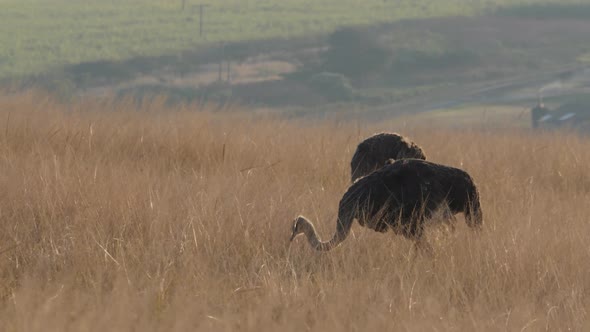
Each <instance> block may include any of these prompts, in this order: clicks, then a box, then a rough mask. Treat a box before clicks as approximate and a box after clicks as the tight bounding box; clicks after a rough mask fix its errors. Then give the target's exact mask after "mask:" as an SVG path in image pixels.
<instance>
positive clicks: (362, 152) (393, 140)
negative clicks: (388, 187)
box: [350, 133, 426, 182]
mask: <svg viewBox="0 0 590 332" xmlns="http://www.w3.org/2000/svg"><path fill="white" fill-rule="evenodd" d="M390 158H393V159H396V160H398V159H405V158H416V159H423V160H426V155H425V154H424V152H423V151H422V149H421V148H420V147H419V146H418V145H416V144H415V143H413V142H411V141H410V140H408V139H407V138H405V137H403V136H401V135H399V134H395V133H380V134H375V135H373V136H371V137H369V138H367V139H365V140H364V141H362V142H361V143H360V144H359V145H358V146H357V148H356V151H355V153H354V155H353V156H352V160H351V162H350V169H351V172H350V173H351V182H354V181H355V180H356V179H358V178H360V177H362V176H365V175H367V174H370V173H371V172H373V171H375V170H377V169H379V168H381V167H382V166H383V164H384V163H385V162H386V161H387V160H388V159H390Z"/></svg>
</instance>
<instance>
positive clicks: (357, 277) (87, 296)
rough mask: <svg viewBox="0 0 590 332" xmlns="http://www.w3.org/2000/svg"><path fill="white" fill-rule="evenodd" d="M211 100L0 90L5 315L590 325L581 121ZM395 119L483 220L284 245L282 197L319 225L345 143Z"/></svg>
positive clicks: (159, 325)
mask: <svg viewBox="0 0 590 332" xmlns="http://www.w3.org/2000/svg"><path fill="white" fill-rule="evenodd" d="M228 111H230V112H216V111H214V110H213V108H208V107H200V106H198V105H192V106H190V107H186V108H180V107H179V108H174V109H171V108H168V107H166V106H165V104H164V102H163V100H161V99H156V100H154V101H152V102H145V103H144V104H143V105H142V106H140V107H138V106H137V105H135V104H134V103H131V102H127V101H122V102H114V101H112V100H107V101H99V100H94V101H93V100H86V101H80V102H76V103H73V104H67V105H64V104H60V103H56V102H54V101H52V100H51V99H50V98H47V97H45V96H43V95H39V94H34V93H27V94H23V95H4V96H2V97H1V98H0V128H1V129H0V186H1V188H2V191H1V192H0V243H1V245H0V249H2V250H4V251H3V252H2V254H1V255H0V285H1V288H0V295H1V298H0V322H1V323H0V325H1V327H2V330H3V331H65V330H74V331H127V330H141V331H171V330H182V331H186V330H190V331H235V330H240V331H277V330H280V331H302V330H312V331H369V330H381V331H383V330H396V331H417V330H439V331H457V330H478V331H497V330H510V331H513V330H517V331H520V330H526V329H530V330H535V331H539V330H549V331H560V330H563V331H567V330H573V331H584V330H587V329H588V328H589V327H590V325H589V322H590V320H589V318H588V310H589V309H590V297H589V294H588V290H589V289H590V270H589V269H590V267H589V265H588V264H587V262H588V261H589V259H590V251H589V250H588V243H589V242H590V223H589V222H588V213H589V210H588V204H587V203H588V200H589V199H590V177H589V175H588V169H587V165H588V164H589V163H590V143H589V142H588V141H587V140H585V139H582V138H580V137H577V136H574V135H567V134H557V133H555V134H541V135H534V134H533V133H530V132H527V131H523V130H490V129H483V128H482V129H469V128H468V127H463V128H461V129H460V130H457V129H454V130H452V129H442V128H440V126H438V127H425V128H418V127H417V128H414V129H411V128H410V127H407V128H405V129H403V128H402V126H403V124H402V123H400V122H399V121H398V120H395V119H394V120H392V121H390V122H382V123H380V124H365V123H348V122H336V121H315V122H310V121H305V120H302V121H288V120H282V119H279V118H272V117H269V116H267V115H263V114H260V113H252V112H250V111H248V112H242V111H240V110H239V109H237V108H234V109H233V110H228ZM400 129H403V130H402V131H400V132H401V133H402V134H404V135H408V136H409V137H410V138H411V139H413V140H414V141H415V142H416V143H418V144H419V145H421V146H422V147H423V148H424V150H425V151H426V153H427V155H428V157H429V159H430V160H433V161H436V162H440V163H444V164H448V165H453V166H457V167H461V168H463V169H465V170H467V171H468V172H469V173H470V174H471V175H472V176H473V178H474V179H475V181H476V183H477V184H478V186H479V188H480V192H481V196H482V207H483V212H484V220H485V226H484V230H483V232H481V233H479V234H475V233H473V232H472V231H470V230H469V229H468V228H467V227H465V225H463V223H461V222H460V223H459V225H458V226H457V231H456V232H455V233H453V234H446V233H445V232H441V229H440V228H438V227H436V226H432V227H430V228H429V230H428V239H429V241H430V242H431V243H432V244H433V246H434V249H435V254H434V257H431V258H429V257H422V256H418V257H416V258H412V257H414V256H413V255H412V252H411V243H410V242H409V241H407V240H405V239H403V238H402V237H399V236H395V235H393V234H392V233H386V234H380V233H376V232H373V231H371V230H368V229H364V228H362V227H359V226H358V225H355V226H353V234H352V235H351V236H350V237H349V238H348V239H347V240H346V241H345V242H344V243H343V244H342V245H341V246H340V247H338V248H336V249H334V250H333V251H332V252H329V253H325V254H318V253H316V252H313V251H311V249H310V248H309V246H308V244H307V243H306V242H305V240H304V239H303V238H297V239H296V241H295V242H294V243H292V244H291V245H289V243H288V237H289V235H290V234H289V232H290V227H291V224H290V222H291V220H292V219H293V218H294V217H295V216H297V215H299V214H303V215H306V216H308V217H309V218H311V219H313V220H314V221H315V222H316V225H317V228H318V231H319V232H320V234H321V236H322V237H323V238H327V237H329V236H330V235H331V233H332V232H333V231H334V229H335V216H336V212H337V205H338V200H339V199H340V197H341V195H342V193H343V192H344V190H346V188H347V184H348V179H349V160H350V157H351V156H352V153H353V152H354V148H355V147H356V144H357V143H358V142H359V141H360V140H361V139H362V138H364V137H366V136H367V135H370V134H372V133H374V132H376V131H381V130H398V131H399V130H400ZM461 220H462V218H459V221H461Z"/></svg>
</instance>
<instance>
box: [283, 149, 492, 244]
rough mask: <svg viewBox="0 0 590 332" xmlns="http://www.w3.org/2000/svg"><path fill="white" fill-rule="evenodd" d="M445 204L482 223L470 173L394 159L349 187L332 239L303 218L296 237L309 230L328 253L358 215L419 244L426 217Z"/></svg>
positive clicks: (375, 227) (370, 225)
mask: <svg viewBox="0 0 590 332" xmlns="http://www.w3.org/2000/svg"><path fill="white" fill-rule="evenodd" d="M443 206H444V207H448V211H449V213H450V214H452V215H454V214H457V213H464V215H465V220H466V222H467V224H468V225H469V226H471V227H474V228H479V227H480V226H481V224H482V211H481V207H480V202H479V193H478V190H477V187H476V185H475V183H474V182H473V179H472V178H471V176H470V175H469V174H468V173H467V172H465V171H463V170H461V169H458V168H454V167H449V166H444V165H440V164H435V163H432V162H428V161H425V160H420V159H403V160H398V161H395V162H393V161H392V162H388V163H386V164H385V166H383V167H382V168H380V169H378V170H377V171H375V172H373V173H371V174H369V175H367V176H365V177H362V178H360V179H359V180H357V181H356V182H354V183H353V184H352V185H351V186H350V187H349V188H348V190H347V191H346V193H345V194H344V195H343V196H342V199H341V200H340V204H339V207H338V219H337V222H336V232H335V234H334V236H333V237H332V239H331V240H329V241H327V242H322V241H321V240H320V239H319V238H318V236H317V233H316V231H315V228H314V226H313V224H312V223H311V222H310V221H309V220H307V219H306V218H305V217H303V216H299V217H297V218H296V219H295V221H294V223H293V233H292V235H291V241H292V240H293V239H294V238H295V237H296V236H297V235H299V234H305V235H306V236H307V239H308V241H309V243H310V245H311V246H312V247H313V248H314V249H316V250H319V251H328V250H330V249H332V248H334V247H336V246H338V245H339V244H340V243H341V242H342V241H344V240H345V239H346V237H347V236H348V234H349V232H350V228H351V226H352V223H353V220H354V219H357V221H358V223H359V224H360V225H361V226H365V227H368V228H371V229H373V230H375V231H377V232H382V233H383V232H386V231H388V230H389V229H391V230H393V232H394V233H395V234H399V235H403V236H405V237H406V238H410V239H413V240H415V241H416V243H417V244H419V243H421V240H422V235H423V230H424V222H425V220H427V219H428V218H430V217H431V216H432V214H433V212H435V211H436V210H437V209H438V208H439V207H443Z"/></svg>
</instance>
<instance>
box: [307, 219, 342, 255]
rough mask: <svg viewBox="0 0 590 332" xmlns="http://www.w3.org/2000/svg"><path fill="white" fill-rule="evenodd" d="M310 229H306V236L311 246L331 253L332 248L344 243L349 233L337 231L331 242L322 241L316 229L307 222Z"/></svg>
mask: <svg viewBox="0 0 590 332" xmlns="http://www.w3.org/2000/svg"><path fill="white" fill-rule="evenodd" d="M307 225H308V227H307V228H306V229H305V236H306V237H307V241H308V242H309V244H310V245H311V247H312V248H314V249H315V250H318V251H329V250H331V249H332V248H334V247H336V246H338V245H339V244H340V242H342V241H344V239H345V238H346V236H347V235H348V231H345V232H342V231H338V230H337V231H336V233H335V234H334V236H333V237H332V239H331V240H330V241H325V242H323V241H321V240H320V239H319V237H318V235H317V232H316V230H315V227H314V226H313V224H312V223H311V222H309V221H307Z"/></svg>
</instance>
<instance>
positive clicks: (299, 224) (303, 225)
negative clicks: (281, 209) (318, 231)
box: [289, 216, 310, 241]
mask: <svg viewBox="0 0 590 332" xmlns="http://www.w3.org/2000/svg"><path fill="white" fill-rule="evenodd" d="M309 228H310V223H309V221H308V220H307V219H305V217H303V216H299V217H297V218H295V220H294V221H293V229H292V233H291V240H289V241H293V239H295V237H297V235H299V234H304V233H306V231H309Z"/></svg>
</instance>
